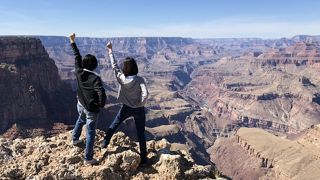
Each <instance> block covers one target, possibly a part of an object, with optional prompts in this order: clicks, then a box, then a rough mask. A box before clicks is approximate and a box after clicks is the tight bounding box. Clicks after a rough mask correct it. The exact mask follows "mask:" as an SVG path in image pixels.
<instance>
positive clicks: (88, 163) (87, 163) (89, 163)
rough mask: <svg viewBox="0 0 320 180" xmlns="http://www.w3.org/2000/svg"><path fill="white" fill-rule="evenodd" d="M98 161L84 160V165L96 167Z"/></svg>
mask: <svg viewBox="0 0 320 180" xmlns="http://www.w3.org/2000/svg"><path fill="white" fill-rule="evenodd" d="M98 164H99V161H97V160H96V159H91V160H84V165H91V166H93V165H98Z"/></svg>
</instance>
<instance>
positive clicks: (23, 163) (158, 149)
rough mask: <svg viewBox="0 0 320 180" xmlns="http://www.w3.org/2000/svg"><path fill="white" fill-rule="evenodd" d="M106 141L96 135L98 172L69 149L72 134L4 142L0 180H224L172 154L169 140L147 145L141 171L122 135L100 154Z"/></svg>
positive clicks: (181, 155)
mask: <svg viewBox="0 0 320 180" xmlns="http://www.w3.org/2000/svg"><path fill="white" fill-rule="evenodd" d="M82 134H83V135H84V134H85V133H82ZM103 135H104V133H103V132H101V131H98V132H97V137H96V143H95V144H96V146H95V147H94V149H95V158H97V159H98V160H99V162H100V163H99V165H96V166H85V165H84V163H83V154H84V152H83V151H84V148H81V147H76V146H73V145H72V144H71V131H69V132H66V133H62V134H59V135H57V136H54V137H50V138H45V137H42V136H40V137H36V138H28V139H15V140H13V141H11V140H8V139H5V138H0V149H1V150H0V163H1V167H0V175H1V177H2V178H3V179H109V180H112V179H115V180H119V179H215V178H216V179H223V178H220V177H218V174H219V173H218V172H217V171H216V170H215V168H214V167H213V166H211V165H208V166H201V165H197V164H195V163H194V160H193V159H192V158H191V156H190V154H189V152H187V151H184V150H177V148H172V147H171V146H172V144H170V143H168V142H167V141H166V140H165V139H162V140H160V141H154V140H151V141H148V142H147V147H148V158H149V159H150V163H149V165H148V166H146V167H139V163H140V156H139V154H138V148H139V146H138V144H137V143H136V142H134V141H131V140H130V139H129V137H127V136H125V134H124V133H122V132H118V133H116V134H115V135H114V136H113V138H112V139H111V142H110V145H109V147H108V148H107V149H101V148H100V145H101V142H102V140H103ZM82 138H84V137H82ZM172 149H176V150H174V151H172Z"/></svg>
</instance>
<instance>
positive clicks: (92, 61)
mask: <svg viewBox="0 0 320 180" xmlns="http://www.w3.org/2000/svg"><path fill="white" fill-rule="evenodd" d="M97 66H98V61H97V58H96V57H95V56H94V55H92V54H87V55H86V56H84V58H83V59H82V67H83V68H85V69H88V70H90V71H93V70H94V69H95V68H96V67H97Z"/></svg>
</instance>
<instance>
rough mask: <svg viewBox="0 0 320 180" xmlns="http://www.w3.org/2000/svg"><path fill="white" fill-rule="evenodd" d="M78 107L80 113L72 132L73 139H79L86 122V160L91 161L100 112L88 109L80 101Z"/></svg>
mask: <svg viewBox="0 0 320 180" xmlns="http://www.w3.org/2000/svg"><path fill="white" fill-rule="evenodd" d="M77 109H78V113H79V117H78V120H77V122H76V125H75V127H74V129H73V132H72V140H73V141H76V140H79V138H80V135H81V132H82V127H83V125H85V124H86V128H87V134H86V149H85V160H87V161H90V160H92V159H93V146H94V140H95V136H96V127H97V120H98V113H95V112H89V111H87V110H86V109H85V108H84V107H83V106H82V105H81V104H80V102H78V104H77Z"/></svg>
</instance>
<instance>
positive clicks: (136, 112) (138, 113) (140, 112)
mask: <svg viewBox="0 0 320 180" xmlns="http://www.w3.org/2000/svg"><path fill="white" fill-rule="evenodd" d="M129 117H133V118H134V122H135V124H136V129H137V135H138V141H139V147H140V157H141V162H142V163H144V162H145V161H146V158H147V146H146V138H145V134H144V131H145V122H146V115H145V109H144V107H139V108H131V107H129V106H127V105H122V107H121V109H120V110H119V112H118V114H117V116H116V117H115V119H114V120H113V122H112V124H111V125H110V126H109V128H108V130H107V132H106V136H105V138H104V142H103V144H105V145H108V144H109V143H110V139H111V137H112V135H113V134H114V132H115V131H116V129H117V128H118V126H119V125H120V124H121V123H122V122H123V121H124V120H126V119H127V118H129Z"/></svg>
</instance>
